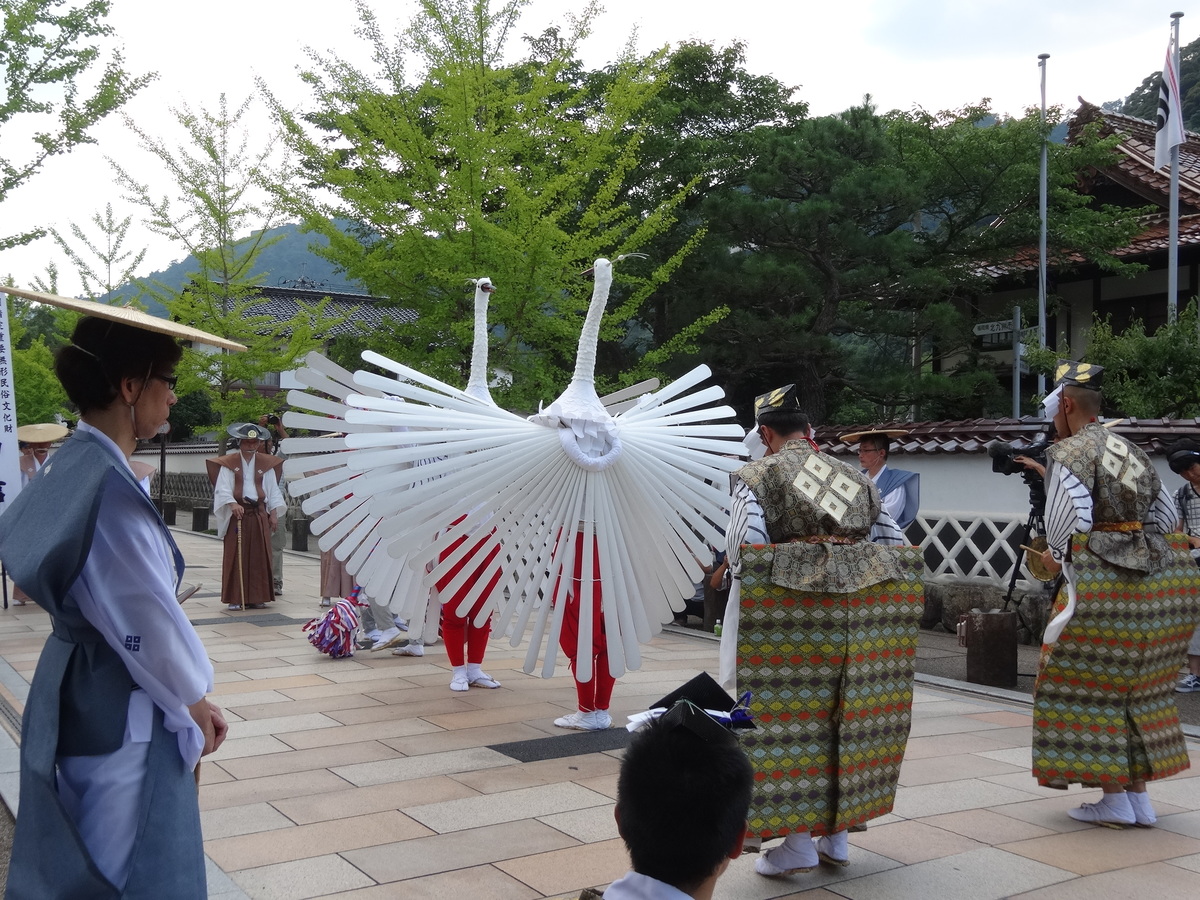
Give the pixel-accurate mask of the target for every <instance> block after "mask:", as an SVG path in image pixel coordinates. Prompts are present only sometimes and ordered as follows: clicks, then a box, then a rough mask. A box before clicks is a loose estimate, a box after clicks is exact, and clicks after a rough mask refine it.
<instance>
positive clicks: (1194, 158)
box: [981, 97, 1200, 278]
mask: <svg viewBox="0 0 1200 900" xmlns="http://www.w3.org/2000/svg"><path fill="white" fill-rule="evenodd" d="M1079 103H1080V106H1079V109H1077V110H1076V111H1075V115H1074V116H1073V117H1072V118H1071V124H1070V127H1069V129H1068V137H1067V139H1068V140H1073V139H1075V138H1076V137H1078V136H1079V134H1080V132H1081V131H1082V130H1083V127H1084V126H1085V125H1088V124H1090V123H1092V122H1097V123H1099V126H1100V130H1101V131H1102V132H1103V133H1104V134H1106V135H1112V134H1120V135H1122V137H1123V140H1122V142H1121V145H1120V147H1118V149H1117V153H1118V160H1117V162H1116V163H1115V164H1114V165H1112V166H1109V167H1108V168H1106V169H1104V170H1103V171H1102V172H1097V173H1095V174H1094V175H1093V180H1096V179H1107V180H1109V181H1111V182H1113V183H1114V184H1116V185H1119V186H1120V187H1122V188H1124V189H1125V190H1128V191H1129V192H1131V193H1133V194H1134V195H1136V196H1138V197H1141V198H1142V200H1143V201H1144V202H1145V203H1146V204H1147V205H1149V206H1157V207H1159V208H1160V209H1161V210H1162V212H1155V213H1151V214H1150V215H1148V216H1146V217H1145V218H1144V219H1143V221H1144V222H1145V225H1146V227H1145V229H1144V230H1143V231H1142V232H1140V233H1139V234H1138V235H1137V236H1136V237H1134V239H1133V240H1132V241H1130V243H1129V244H1127V245H1126V246H1124V247H1121V248H1120V249H1117V250H1114V251H1113V256H1116V257H1118V258H1119V259H1136V258H1137V257H1139V256H1143V255H1146V254H1150V253H1155V252H1161V251H1164V250H1166V249H1168V248H1167V244H1168V232H1169V230H1170V222H1169V219H1168V213H1167V207H1168V205H1169V197H1170V184H1171V172H1170V169H1169V168H1163V169H1162V170H1160V171H1155V169H1154V130H1155V123H1153V122H1148V121H1146V120H1145V119H1136V118H1134V117H1133V116H1127V115H1123V114H1121V113H1114V112H1109V111H1108V110H1104V109H1101V108H1100V107H1098V106H1096V105H1094V104H1092V103H1088V102H1087V101H1086V100H1084V99H1083V98H1082V97H1080V98H1079ZM1184 137H1185V141H1184V143H1183V144H1181V145H1180V147H1179V246H1180V248H1183V247H1189V246H1200V134H1196V133H1194V132H1191V131H1189V132H1185V134H1184ZM1085 190H1086V188H1085ZM1049 262H1050V265H1052V266H1056V265H1057V266H1061V265H1068V266H1079V265H1084V264H1086V263H1088V262H1090V260H1088V259H1087V258H1085V257H1084V256H1082V255H1080V254H1078V253H1068V254H1065V255H1063V254H1060V255H1056V256H1054V257H1052V258H1051V259H1050V260H1049ZM1037 268H1038V251H1037V248H1036V247H1027V248H1025V249H1022V250H1018V251H1017V252H1016V253H1014V254H1013V255H1012V256H1011V257H1010V258H1009V259H1007V260H1005V261H1004V262H1001V263H997V264H995V265H989V266H984V267H983V268H982V269H981V271H982V273H983V274H985V275H988V276H990V277H992V278H999V277H1002V276H1004V275H1015V274H1018V273H1026V272H1036V271H1037Z"/></svg>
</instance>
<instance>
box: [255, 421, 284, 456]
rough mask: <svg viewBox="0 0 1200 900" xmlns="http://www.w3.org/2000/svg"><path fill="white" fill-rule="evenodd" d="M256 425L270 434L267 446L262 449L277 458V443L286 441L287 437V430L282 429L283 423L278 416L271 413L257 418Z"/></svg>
mask: <svg viewBox="0 0 1200 900" xmlns="http://www.w3.org/2000/svg"><path fill="white" fill-rule="evenodd" d="M258 424H259V425H261V426H262V427H263V428H265V429H267V431H269V432H270V433H271V438H270V440H269V441H268V442H267V446H266V447H265V448H264V449H265V450H266V451H267V452H268V453H272V454H275V455H276V456H278V455H279V442H280V441H283V440H286V439H287V436H288V433H287V429H286V428H284V427H283V422H282V421H281V420H280V418H279V416H277V415H275V414H274V413H271V414H270V415H267V416H259V417H258Z"/></svg>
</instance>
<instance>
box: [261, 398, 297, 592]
mask: <svg viewBox="0 0 1200 900" xmlns="http://www.w3.org/2000/svg"><path fill="white" fill-rule="evenodd" d="M258 424H259V425H261V426H262V427H263V428H266V429H267V430H268V432H270V435H271V437H270V439H269V441H268V442H267V448H266V449H267V452H268V453H271V454H272V455H274V456H282V455H283V454H282V453H280V452H279V442H280V441H283V440H286V439H287V436H288V433H287V429H286V428H284V427H283V422H282V421H280V418H279V416H277V415H275V414H274V413H271V414H270V415H266V416H259V417H258ZM279 491H280V493H282V494H283V499H284V501H285V502H286V501H288V500H289V499H290V498H289V497H288V493H287V486H286V484H284V481H283V479H282V478H280V480H279ZM291 510H292V507H291V504H290V503H288V508H287V510H286V511H285V512H284V514H283V521H282V522H280V523H279V527H278V528H276V529H275V530H274V531H273V532H272V533H271V562H272V566H271V572H272V576H273V584H272V585H271V588H272V590H273V591H274V592H275V596H276V597H278V596H280V595H282V594H283V548H284V546H285V545H286V544H287V536H288V534H289V533H290V531H291V525H292V521H291V520H292V515H291Z"/></svg>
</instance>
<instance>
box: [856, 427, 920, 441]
mask: <svg viewBox="0 0 1200 900" xmlns="http://www.w3.org/2000/svg"><path fill="white" fill-rule="evenodd" d="M906 434H908V432H907V431H905V430H904V429H903V428H868V429H867V430H866V431H852V432H850V433H849V434H843V435H842V440H843V441H845V442H846V443H847V444H853V443H854V442H855V441H861V440H862V439H863V438H867V437H879V438H887V439H888V440H889V441H890V440H892V439H893V438H898V437H904V435H906Z"/></svg>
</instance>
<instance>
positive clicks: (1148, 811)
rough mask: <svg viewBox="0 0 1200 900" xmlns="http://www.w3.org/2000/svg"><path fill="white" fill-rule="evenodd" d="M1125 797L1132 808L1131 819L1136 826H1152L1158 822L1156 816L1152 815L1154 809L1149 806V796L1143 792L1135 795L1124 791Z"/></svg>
mask: <svg viewBox="0 0 1200 900" xmlns="http://www.w3.org/2000/svg"><path fill="white" fill-rule="evenodd" d="M1125 797H1126V798H1127V799H1128V800H1129V804H1130V806H1132V807H1133V817H1134V819H1135V820H1136V821H1137V824H1139V825H1142V826H1144V827H1145V826H1149V825H1153V824H1154V823H1155V822H1157V821H1158V816H1156V815H1155V814H1154V807H1153V806H1151V805H1150V795H1149V794H1148V793H1146V792H1145V791H1142V792H1141V793H1136V792H1134V791H1126V792H1125Z"/></svg>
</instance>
